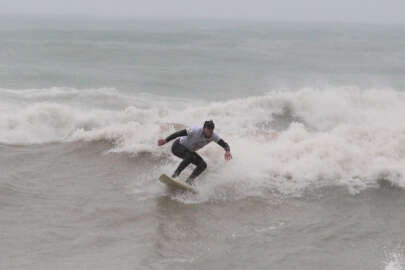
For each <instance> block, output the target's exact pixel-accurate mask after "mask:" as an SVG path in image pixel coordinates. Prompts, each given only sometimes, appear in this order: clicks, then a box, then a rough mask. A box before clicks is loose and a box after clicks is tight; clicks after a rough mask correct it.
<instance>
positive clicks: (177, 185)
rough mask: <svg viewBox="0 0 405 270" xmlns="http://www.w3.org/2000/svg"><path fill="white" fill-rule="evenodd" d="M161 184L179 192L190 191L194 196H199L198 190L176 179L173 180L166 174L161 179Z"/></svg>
mask: <svg viewBox="0 0 405 270" xmlns="http://www.w3.org/2000/svg"><path fill="white" fill-rule="evenodd" d="M159 180H160V182H162V183H164V184H166V185H167V186H168V187H170V188H173V189H177V190H183V191H189V192H192V193H194V194H197V193H198V192H197V190H196V189H194V188H193V187H192V186H190V185H188V184H185V183H182V182H180V181H178V180H176V179H173V178H171V177H170V176H168V175H166V174H162V175H161V176H160V177H159Z"/></svg>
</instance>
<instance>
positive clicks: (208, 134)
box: [203, 128, 213, 138]
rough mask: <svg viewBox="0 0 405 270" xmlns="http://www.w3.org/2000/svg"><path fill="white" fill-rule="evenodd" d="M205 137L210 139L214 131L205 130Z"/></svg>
mask: <svg viewBox="0 0 405 270" xmlns="http://www.w3.org/2000/svg"><path fill="white" fill-rule="evenodd" d="M203 132H204V136H205V138H210V137H211V136H212V132H213V130H212V129H209V128H203Z"/></svg>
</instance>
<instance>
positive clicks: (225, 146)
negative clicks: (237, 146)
mask: <svg viewBox="0 0 405 270" xmlns="http://www.w3.org/2000/svg"><path fill="white" fill-rule="evenodd" d="M217 144H219V145H220V146H221V147H222V148H224V150H225V151H226V152H230V151H231V148H230V147H229V144H227V143H226V142H225V141H224V140H223V139H220V140H219V141H217Z"/></svg>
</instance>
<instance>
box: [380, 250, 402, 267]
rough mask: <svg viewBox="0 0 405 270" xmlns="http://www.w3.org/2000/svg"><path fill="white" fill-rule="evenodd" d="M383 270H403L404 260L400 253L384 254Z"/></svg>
mask: <svg viewBox="0 0 405 270" xmlns="http://www.w3.org/2000/svg"><path fill="white" fill-rule="evenodd" d="M384 265H385V268H384V269H385V270H403V269H404V260H403V258H402V256H401V254H400V253H396V252H391V253H388V254H386V259H385V261H384Z"/></svg>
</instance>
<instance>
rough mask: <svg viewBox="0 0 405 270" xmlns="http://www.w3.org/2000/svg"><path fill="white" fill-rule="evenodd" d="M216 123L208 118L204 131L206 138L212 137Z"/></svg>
mask: <svg viewBox="0 0 405 270" xmlns="http://www.w3.org/2000/svg"><path fill="white" fill-rule="evenodd" d="M214 128H215V124H214V121H212V120H208V121H205V122H204V128H203V133H204V136H205V137H206V138H210V137H211V136H212V132H214Z"/></svg>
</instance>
